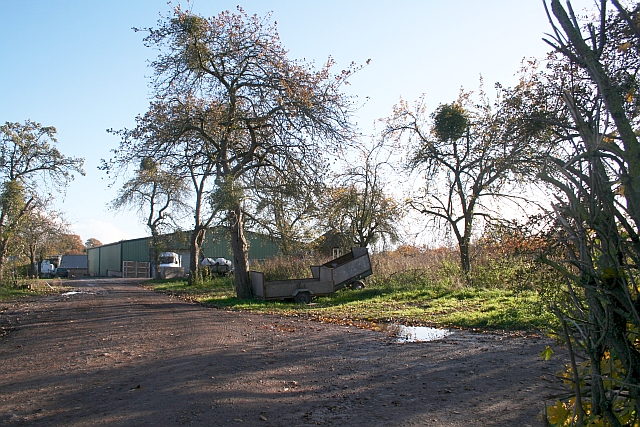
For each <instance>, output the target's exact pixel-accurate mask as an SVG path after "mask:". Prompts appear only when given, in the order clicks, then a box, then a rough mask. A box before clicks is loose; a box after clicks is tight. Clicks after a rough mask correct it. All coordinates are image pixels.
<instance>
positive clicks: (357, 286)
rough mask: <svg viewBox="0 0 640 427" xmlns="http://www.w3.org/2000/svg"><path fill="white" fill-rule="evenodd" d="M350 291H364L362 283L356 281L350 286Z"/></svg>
mask: <svg viewBox="0 0 640 427" xmlns="http://www.w3.org/2000/svg"><path fill="white" fill-rule="evenodd" d="M351 289H364V282H363V281H362V280H356V281H355V282H353V283H352V284H351Z"/></svg>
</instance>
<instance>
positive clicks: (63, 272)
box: [56, 267, 69, 277]
mask: <svg viewBox="0 0 640 427" xmlns="http://www.w3.org/2000/svg"><path fill="white" fill-rule="evenodd" d="M56 277H69V270H67V269H66V268H64V267H58V268H56Z"/></svg>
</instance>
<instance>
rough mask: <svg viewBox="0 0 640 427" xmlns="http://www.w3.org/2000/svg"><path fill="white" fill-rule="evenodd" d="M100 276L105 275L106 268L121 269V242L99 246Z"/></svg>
mask: <svg viewBox="0 0 640 427" xmlns="http://www.w3.org/2000/svg"><path fill="white" fill-rule="evenodd" d="M99 249H100V276H106V275H107V270H114V271H121V270H122V258H121V254H122V242H118V243H114V244H111V245H105V246H100V248H99Z"/></svg>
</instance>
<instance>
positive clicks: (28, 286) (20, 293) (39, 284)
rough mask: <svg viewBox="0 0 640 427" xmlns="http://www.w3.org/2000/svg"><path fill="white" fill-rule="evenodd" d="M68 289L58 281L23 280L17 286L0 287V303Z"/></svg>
mask: <svg viewBox="0 0 640 427" xmlns="http://www.w3.org/2000/svg"><path fill="white" fill-rule="evenodd" d="M68 289H69V287H68V286H65V285H64V283H63V282H62V281H60V280H43V279H33V280H24V281H22V282H20V283H19V284H18V285H17V286H4V285H2V286H0V301H6V300H14V299H18V298H25V297H37V296H42V295H50V294H56V293H60V292H64V291H66V290H68Z"/></svg>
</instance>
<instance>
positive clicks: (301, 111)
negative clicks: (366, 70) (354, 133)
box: [116, 8, 354, 298]
mask: <svg viewBox="0 0 640 427" xmlns="http://www.w3.org/2000/svg"><path fill="white" fill-rule="evenodd" d="M269 19H270V17H269V16H267V17H266V18H260V17H258V16H249V15H247V14H246V13H244V12H243V11H242V9H239V13H238V14H232V13H230V12H223V13H221V14H219V15H218V16H216V17H212V18H204V17H201V16H198V15H194V14H191V13H189V12H183V11H181V10H180V9H179V8H176V9H175V10H174V13H173V16H172V17H170V18H167V19H164V20H161V21H160V22H159V23H158V27H157V28H151V29H148V30H147V31H148V32H149V35H148V36H147V37H146V38H145V42H146V44H147V46H150V47H154V48H157V49H158V50H159V52H160V54H159V56H158V58H157V59H156V60H155V61H154V62H153V63H152V67H153V68H154V71H155V74H154V77H153V89H154V91H155V93H156V96H157V98H158V102H157V103H156V104H154V105H162V106H163V107H162V109H161V110H162V111H166V112H167V114H165V115H162V114H161V115H158V116H157V117H158V119H159V120H147V121H146V122H145V123H144V125H143V126H142V127H139V129H138V130H139V131H140V132H143V133H145V134H146V138H145V141H146V142H147V146H146V147H142V149H143V151H145V155H148V156H149V157H151V158H154V159H156V160H158V159H163V160H167V161H169V162H172V165H173V166H172V169H173V170H176V171H177V170H181V171H183V176H186V177H191V178H192V182H193V184H194V186H197V187H198V188H200V189H202V194H203V200H202V204H201V207H203V208H204V207H206V208H208V209H209V213H210V214H209V215H207V219H205V220H198V218H202V217H200V216H199V215H200V213H199V209H198V207H197V206H196V209H195V214H194V218H196V221H195V223H196V228H197V227H201V226H205V225H207V223H208V220H209V218H211V219H213V218H224V219H225V221H226V224H227V225H228V228H229V235H230V237H231V247H232V248H233V264H234V272H235V281H236V293H237V294H238V296H239V297H242V298H246V297H249V296H251V286H250V283H249V275H248V255H247V253H248V252H247V249H248V248H247V242H246V238H245V235H244V221H245V212H244V208H243V200H244V194H245V189H246V188H247V186H248V185H250V183H251V182H252V181H253V176H255V174H256V173H258V171H260V170H261V169H274V170H281V169H284V168H285V165H287V164H289V163H295V164H296V165H297V167H298V168H299V169H300V170H304V169H306V168H307V167H308V165H311V164H313V163H314V162H315V161H316V160H317V159H318V157H319V154H320V153H321V151H322V147H323V144H325V145H329V144H340V143H342V142H343V141H344V140H346V139H349V138H350V137H351V133H350V125H349V122H348V113H349V109H350V101H349V99H348V98H347V97H345V96H344V95H343V94H342V93H341V91H340V88H341V86H342V84H343V83H344V82H345V80H346V79H347V78H348V76H349V75H350V74H351V73H352V72H353V71H354V68H350V69H348V70H345V71H343V72H341V73H340V74H338V75H332V73H331V72H330V69H331V67H332V65H333V61H332V60H329V61H328V62H327V64H326V65H325V66H323V67H322V68H321V69H320V70H315V69H314V68H313V67H312V66H310V65H306V64H304V63H302V62H299V61H293V60H290V59H289V58H288V57H287V52H286V51H285V50H284V48H283V47H282V45H281V43H280V40H279V37H278V33H277V31H276V28H275V25H272V24H269ZM152 108H155V107H152ZM186 147H188V149H186ZM196 147H198V149H196ZM122 148H123V149H124V151H127V150H129V149H138V147H137V146H135V147H134V146H127V144H126V143H125V144H124V146H123V147H122ZM178 153H180V154H178ZM116 157H117V158H123V157H125V156H124V155H123V156H122V157H121V156H120V155H118V156H116ZM309 170H313V168H309ZM196 177H197V178H198V179H197V180H196V179H195V178H196ZM205 187H207V189H206V190H205ZM196 194H197V192H196ZM212 196H213V197H212ZM221 201H222V202H224V203H221ZM196 228H194V238H193V239H192V243H193V242H196V243H197V240H198V239H199V238H200V236H202V234H198V233H197V232H196ZM193 262H194V260H192V269H194V268H195V269H197V265H193Z"/></svg>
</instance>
